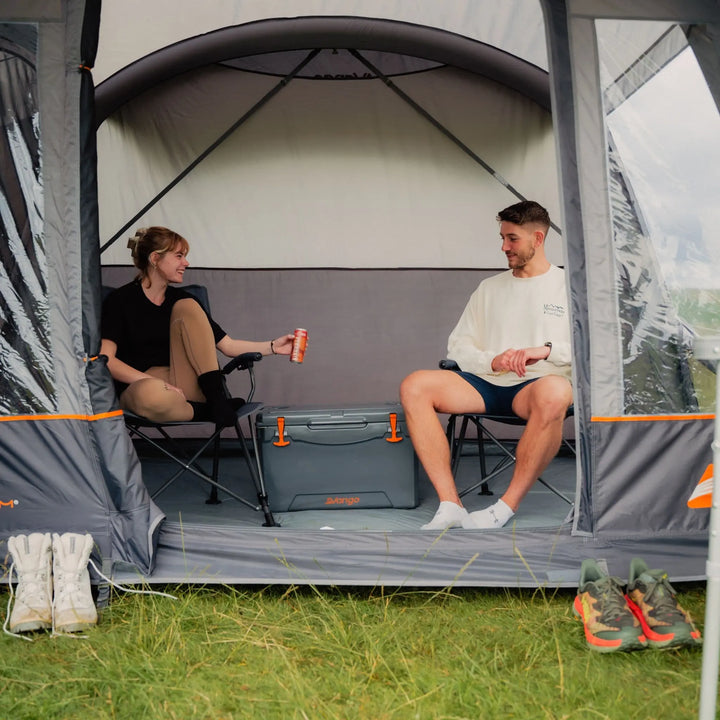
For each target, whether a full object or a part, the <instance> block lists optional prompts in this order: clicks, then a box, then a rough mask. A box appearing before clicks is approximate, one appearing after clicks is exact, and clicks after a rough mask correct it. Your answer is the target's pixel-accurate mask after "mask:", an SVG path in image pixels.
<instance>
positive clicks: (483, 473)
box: [473, 418, 495, 495]
mask: <svg viewBox="0 0 720 720" xmlns="http://www.w3.org/2000/svg"><path fill="white" fill-rule="evenodd" d="M473 422H474V423H475V429H476V430H477V443H478V457H479V458H480V477H481V478H487V474H488V473H487V462H486V458H485V436H484V435H483V426H482V423H481V422H480V421H479V420H478V419H477V418H473ZM494 494H495V493H493V491H492V490H491V489H490V486H489V485H488V482H487V480H484V481H483V482H482V484H481V485H480V492H479V493H478V495H494Z"/></svg>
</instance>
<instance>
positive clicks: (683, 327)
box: [596, 21, 720, 414]
mask: <svg viewBox="0 0 720 720" xmlns="http://www.w3.org/2000/svg"><path fill="white" fill-rule="evenodd" d="M596 27H597V35H598V47H599V53H600V62H601V78H602V82H603V87H604V103H605V110H606V128H607V138H608V167H609V171H610V174H609V186H610V201H611V209H612V222H613V239H614V252H615V268H616V291H617V299H618V309H619V322H620V328H621V337H622V348H623V371H624V377H623V386H624V394H625V411H626V412H627V413H628V414H645V413H647V414H658V413H668V412H669V413H690V412H698V411H709V410H712V408H713V404H714V387H715V376H714V373H713V371H712V369H711V367H709V366H706V365H705V364H703V363H702V362H701V361H698V360H697V359H695V358H694V357H693V354H692V347H693V338H694V337H695V336H709V335H717V334H718V331H719V330H720V323H719V319H720V233H718V231H717V228H718V227H720V203H718V200H717V198H718V188H720V115H719V114H718V110H717V107H716V105H715V103H714V101H713V99H712V96H711V94H710V92H709V90H708V88H707V85H706V83H705V80H704V77H703V75H702V72H701V70H700V67H699V65H698V63H697V60H696V59H695V55H694V54H693V52H692V49H691V48H690V47H689V46H688V44H687V41H686V40H685V36H684V34H683V33H682V31H681V30H680V28H679V27H677V26H670V25H667V24H661V23H647V22H642V23H641V22H627V21H623V22H615V21H598V22H597V24H596Z"/></svg>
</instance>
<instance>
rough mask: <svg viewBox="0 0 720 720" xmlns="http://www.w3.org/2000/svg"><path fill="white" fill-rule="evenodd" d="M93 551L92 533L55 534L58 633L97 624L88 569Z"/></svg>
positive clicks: (54, 565)
mask: <svg viewBox="0 0 720 720" xmlns="http://www.w3.org/2000/svg"><path fill="white" fill-rule="evenodd" d="M92 548H93V539H92V535H90V534H85V535H78V534H77V533H64V534H63V535H58V534H57V533H53V544H52V550H53V578H54V584H55V596H54V598H53V619H54V629H55V630H57V631H58V632H66V633H70V632H79V631H82V630H87V629H88V628H90V627H92V626H93V625H97V619H98V618H97V610H96V609H95V602H94V601H93V597H92V591H91V589H90V573H89V572H88V569H87V566H88V560H89V559H90V553H91V552H92Z"/></svg>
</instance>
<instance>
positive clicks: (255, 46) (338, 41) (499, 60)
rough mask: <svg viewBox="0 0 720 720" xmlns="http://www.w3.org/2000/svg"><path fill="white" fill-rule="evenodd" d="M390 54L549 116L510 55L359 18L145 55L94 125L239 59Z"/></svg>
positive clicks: (102, 88)
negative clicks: (296, 53) (482, 81)
mask: <svg viewBox="0 0 720 720" xmlns="http://www.w3.org/2000/svg"><path fill="white" fill-rule="evenodd" d="M317 47H321V48H356V49H361V50H376V51H380V52H392V53H396V54H400V55H410V56H412V57H418V58H424V59H426V60H432V61H434V62H438V63H441V64H444V65H450V66H452V67H457V68H460V69H462V70H468V71H470V72H473V73H475V74H477V75H482V76H484V77H487V78H489V79H490V80H494V81H495V82H498V83H501V84H503V85H506V86H507V87H510V88H512V89H514V90H516V91H517V92H519V93H521V94H522V95H524V96H526V97H528V98H530V99H531V100H533V101H534V102H536V103H537V104H538V105H540V106H541V107H543V108H544V109H546V110H550V88H549V81H548V76H547V73H546V72H545V71H544V70H542V69H541V68H539V67H537V66H535V65H533V64H531V63H528V62H526V61H524V60H521V59H520V58H517V57H515V56H513V55H511V54H510V53H507V52H504V51H503V50H499V49H498V48H494V47H491V46H490V45H486V44H485V43H481V42H478V41H476V40H471V39H469V38H466V37H463V36H461V35H456V34H454V33H450V32H447V31H444V30H438V29H435V28H429V27H424V26H421V25H413V24H411V23H403V22H397V21H392V20H379V19H376V18H365V17H304V18H277V19H273V20H260V21H257V22H253V23H247V24H245V25H236V26H233V27H227V28H222V29H221V30H216V31H215V32H210V33H206V34H204V35H199V36H196V37H193V38H189V39H188V40H183V41H181V42H178V43H175V44H174V45H170V46H168V47H166V48H163V49H161V50H158V51H157V52H154V53H151V54H150V55H147V56H145V57H144V58H141V59H140V60H138V61H137V62H134V63H132V64H131V65H128V66H127V67H125V68H123V69H122V70H119V71H118V72H116V73H115V74H114V75H112V76H111V77H109V78H108V79H107V80H105V81H104V82H102V83H100V84H99V85H98V87H97V88H96V94H95V117H96V122H97V125H98V126H99V125H100V124H102V122H103V121H104V120H106V119H107V118H108V117H109V116H110V115H112V114H113V113H114V112H115V111H116V110H118V109H119V108H120V107H122V106H123V105H124V104H125V103H127V102H129V101H130V100H132V99H133V98H134V97H136V96H138V95H140V94H141V93H143V92H145V91H147V90H149V89H151V88H153V87H155V86H156V85H158V84H159V83H162V82H164V81H165V80H168V79H170V78H172V77H175V76H176V75H180V74H182V73H185V72H187V71H189V70H194V69H197V68H200V67H203V66H204V65H209V64H212V63H219V62H224V61H227V60H233V59H236V58H240V57H248V56H251V55H260V54H264V53H272V52H280V51H284V50H312V49H314V48H317Z"/></svg>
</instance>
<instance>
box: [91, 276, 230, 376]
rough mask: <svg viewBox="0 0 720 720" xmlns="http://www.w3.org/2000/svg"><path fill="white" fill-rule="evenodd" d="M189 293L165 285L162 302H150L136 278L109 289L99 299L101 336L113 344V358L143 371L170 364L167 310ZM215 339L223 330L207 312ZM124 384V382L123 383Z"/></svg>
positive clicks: (188, 296) (216, 340)
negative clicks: (116, 287)
mask: <svg viewBox="0 0 720 720" xmlns="http://www.w3.org/2000/svg"><path fill="white" fill-rule="evenodd" d="M182 298H192V295H190V293H187V292H185V291H184V290H182V289H180V288H177V287H173V286H172V285H169V286H168V288H167V290H166V291H165V300H164V301H163V304H162V305H155V303H152V302H150V300H148V298H147V296H146V295H145V293H144V292H143V289H142V287H141V285H140V281H139V280H134V281H133V282H131V283H128V284H127V285H123V286H122V287H119V288H118V289H117V290H113V292H111V293H110V294H109V295H108V296H107V298H106V299H105V302H104V303H103V311H102V321H101V333H100V334H101V337H103V338H105V339H107V340H112V341H113V342H114V343H115V344H116V345H117V354H116V356H117V358H118V360H122V361H123V362H124V363H127V364H128V365H130V367H133V368H135V369H136V370H140V371H141V372H144V371H145V370H147V369H148V368H150V367H154V366H161V367H166V366H168V365H170V314H171V312H172V308H173V305H174V304H175V303H176V302H177V301H178V300H181V299H182ZM208 319H209V320H210V326H211V327H212V331H213V336H214V338H215V343H218V342H220V340H222V338H223V337H225V335H226V333H225V331H224V330H223V329H222V328H221V327H220V326H219V325H218V324H217V323H216V322H215V321H214V320H213V319H212V318H211V317H210V316H209V315H208ZM125 387H127V386H125Z"/></svg>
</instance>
